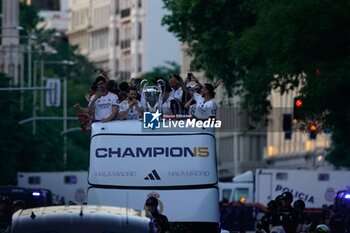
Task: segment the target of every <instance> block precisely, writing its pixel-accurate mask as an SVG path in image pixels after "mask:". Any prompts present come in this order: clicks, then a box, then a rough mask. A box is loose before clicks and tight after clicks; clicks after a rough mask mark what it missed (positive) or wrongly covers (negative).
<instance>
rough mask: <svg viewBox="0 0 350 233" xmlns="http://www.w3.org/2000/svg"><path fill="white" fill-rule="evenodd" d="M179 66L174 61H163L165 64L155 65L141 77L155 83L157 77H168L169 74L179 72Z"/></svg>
mask: <svg viewBox="0 0 350 233" xmlns="http://www.w3.org/2000/svg"><path fill="white" fill-rule="evenodd" d="M179 73H180V66H179V64H177V63H176V62H170V61H167V62H165V65H161V66H157V67H155V68H153V70H152V71H150V72H146V73H144V74H142V75H141V78H142V79H147V80H148V81H149V82H150V83H153V84H155V83H156V80H157V79H159V78H166V79H167V78H168V76H169V74H179Z"/></svg>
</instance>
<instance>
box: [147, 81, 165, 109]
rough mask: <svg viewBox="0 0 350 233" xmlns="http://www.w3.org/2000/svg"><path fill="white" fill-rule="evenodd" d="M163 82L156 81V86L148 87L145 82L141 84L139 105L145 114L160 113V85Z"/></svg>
mask: <svg viewBox="0 0 350 233" xmlns="http://www.w3.org/2000/svg"><path fill="white" fill-rule="evenodd" d="M163 82H164V81H163V80H158V81H157V85H148V81H147V80H142V82H141V90H142V92H141V103H142V105H143V106H144V109H145V111H146V112H156V111H157V110H159V112H161V108H162V102H163V101H162V93H163V92H162V84H163Z"/></svg>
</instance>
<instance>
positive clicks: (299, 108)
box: [293, 97, 303, 120]
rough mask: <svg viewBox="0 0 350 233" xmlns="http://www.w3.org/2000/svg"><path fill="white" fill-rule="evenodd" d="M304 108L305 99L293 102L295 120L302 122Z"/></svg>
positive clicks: (297, 99)
mask: <svg viewBox="0 0 350 233" xmlns="http://www.w3.org/2000/svg"><path fill="white" fill-rule="evenodd" d="M302 107H303V99H302V98H301V97H295V98H294V102H293V118H294V119H295V120H300V118H301V112H302Z"/></svg>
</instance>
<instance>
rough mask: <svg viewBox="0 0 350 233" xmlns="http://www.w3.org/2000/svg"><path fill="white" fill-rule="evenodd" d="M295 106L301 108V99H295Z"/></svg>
mask: <svg viewBox="0 0 350 233" xmlns="http://www.w3.org/2000/svg"><path fill="white" fill-rule="evenodd" d="M295 106H296V107H297V108H301V107H302V106H303V101H302V100H301V99H296V100H295Z"/></svg>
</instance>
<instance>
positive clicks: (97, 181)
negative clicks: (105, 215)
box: [88, 120, 219, 233]
mask: <svg viewBox="0 0 350 233" xmlns="http://www.w3.org/2000/svg"><path fill="white" fill-rule="evenodd" d="M215 151H216V150H215V136H214V130H213V129H212V128H205V127H201V128H181V127H173V128H171V129H169V128H162V127H158V128H147V127H144V124H143V122H141V121H138V120H129V121H113V122H108V123H94V124H93V125H92V133H91V144H90V166H89V175H88V182H89V184H90V185H91V186H90V188H89V190H88V204H95V205H112V206H119V207H127V208H133V209H137V210H144V209H145V200H146V199H147V198H148V197H150V196H153V197H156V198H157V199H158V201H159V206H158V208H159V210H160V212H161V213H162V214H164V215H166V216H167V217H168V219H169V221H170V222H176V223H183V224H185V225H186V224H187V225H188V226H191V230H192V231H193V232H203V233H205V232H217V231H218V225H219V193H218V188H217V182H218V177H217V169H216V154H215Z"/></svg>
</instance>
